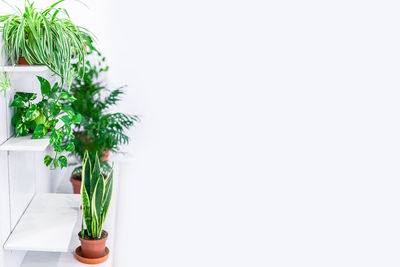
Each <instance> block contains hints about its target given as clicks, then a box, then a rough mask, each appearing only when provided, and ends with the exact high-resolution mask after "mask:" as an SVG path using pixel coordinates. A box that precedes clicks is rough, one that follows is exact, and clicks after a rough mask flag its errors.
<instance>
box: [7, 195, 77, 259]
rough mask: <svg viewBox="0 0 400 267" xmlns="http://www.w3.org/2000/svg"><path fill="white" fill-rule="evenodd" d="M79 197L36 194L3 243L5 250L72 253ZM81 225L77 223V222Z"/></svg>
mask: <svg viewBox="0 0 400 267" xmlns="http://www.w3.org/2000/svg"><path fill="white" fill-rule="evenodd" d="M79 207H80V195H75V194H54V193H47V194H37V195H35V196H34V198H33V199H32V201H31V203H30V204H29V206H28V208H27V209H26V211H25V212H24V214H23V215H22V217H21V219H20V220H19V222H18V223H17V225H16V227H15V228H14V230H13V231H12V232H11V235H10V236H9V238H8V239H7V241H6V243H5V244H4V249H7V250H29V251H48V252H71V251H72V250H73V249H74V247H76V246H72V247H71V245H72V244H71V242H72V241H71V240H74V239H77V237H76V236H75V235H76V233H75V232H74V230H75V226H76V224H77V222H78V218H79V210H80V209H79ZM78 224H79V225H80V222H79V223H78Z"/></svg>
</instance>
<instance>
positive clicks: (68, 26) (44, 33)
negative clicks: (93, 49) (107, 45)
mask: <svg viewBox="0 0 400 267" xmlns="http://www.w3.org/2000/svg"><path fill="white" fill-rule="evenodd" d="M62 2H64V0H60V1H57V2H56V3H54V4H52V5H51V6H49V7H48V8H46V9H44V10H39V9H37V8H35V7H34V5H33V3H30V2H29V0H26V1H25V7H24V9H22V10H21V9H19V8H18V7H13V9H14V10H15V13H14V14H9V15H3V16H0V31H1V32H2V35H3V36H2V37H3V48H2V49H3V50H4V51H3V52H6V54H7V55H8V57H9V60H11V63H12V64H13V65H15V64H16V63H17V62H18V60H19V59H20V58H21V57H23V58H25V60H26V61H27V63H29V64H31V65H37V64H44V65H46V66H47V67H48V68H49V69H50V70H51V71H53V72H54V73H55V74H57V75H58V76H60V77H61V83H62V85H65V84H67V85H69V84H71V83H72V81H73V80H74V79H75V78H76V77H77V75H78V73H76V71H75V70H74V68H73V67H72V60H76V64H78V65H84V62H85V57H86V48H85V45H91V42H92V37H91V34H90V33H89V31H88V30H87V29H85V28H83V27H80V26H77V25H75V24H74V23H73V22H72V21H71V20H70V18H69V15H68V12H67V10H66V9H64V8H59V7H58V5H59V4H60V3H62Z"/></svg>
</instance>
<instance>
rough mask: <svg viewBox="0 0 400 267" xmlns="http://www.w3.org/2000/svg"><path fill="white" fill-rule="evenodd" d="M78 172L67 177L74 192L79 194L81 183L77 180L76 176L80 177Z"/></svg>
mask: <svg viewBox="0 0 400 267" xmlns="http://www.w3.org/2000/svg"><path fill="white" fill-rule="evenodd" d="M80 176H81V175H80V174H73V175H72V176H71V178H70V179H69V180H70V181H71V183H72V188H73V190H74V194H80V193H81V185H82V180H79V179H78V177H80Z"/></svg>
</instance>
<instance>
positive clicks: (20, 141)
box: [0, 135, 50, 152]
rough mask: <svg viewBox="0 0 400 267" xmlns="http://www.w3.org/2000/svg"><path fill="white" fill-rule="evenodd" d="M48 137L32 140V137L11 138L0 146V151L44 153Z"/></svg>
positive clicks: (48, 142) (47, 144)
mask: <svg viewBox="0 0 400 267" xmlns="http://www.w3.org/2000/svg"><path fill="white" fill-rule="evenodd" d="M49 144H50V141H49V137H44V138H42V139H32V135H27V136H22V137H14V136H13V137H11V138H9V139H8V140H7V141H5V142H4V143H3V144H1V145H0V151H37V152H40V151H45V150H46V148H47V147H48V146H49Z"/></svg>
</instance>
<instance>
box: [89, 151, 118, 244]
mask: <svg viewBox="0 0 400 267" xmlns="http://www.w3.org/2000/svg"><path fill="white" fill-rule="evenodd" d="M91 162H92V163H91ZM90 164H93V165H92V169H91V171H88V168H90ZM112 173H113V171H112V170H111V173H110V175H109V176H108V177H107V179H104V177H103V173H102V172H101V169H100V161H99V157H98V155H97V154H96V155H95V158H94V160H93V159H91V158H90V157H89V153H88V152H87V151H86V152H85V155H84V160H83V166H82V187H81V195H82V209H83V217H84V221H85V224H86V228H87V233H88V235H89V236H90V237H92V238H100V237H101V234H102V230H103V224H104V221H105V218H106V216H107V213H108V211H109V208H110V202H111V196H112V188H113V174H112ZM88 180H90V190H88V187H87V181H88ZM82 227H83V226H82Z"/></svg>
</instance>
